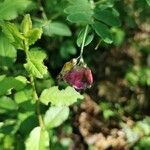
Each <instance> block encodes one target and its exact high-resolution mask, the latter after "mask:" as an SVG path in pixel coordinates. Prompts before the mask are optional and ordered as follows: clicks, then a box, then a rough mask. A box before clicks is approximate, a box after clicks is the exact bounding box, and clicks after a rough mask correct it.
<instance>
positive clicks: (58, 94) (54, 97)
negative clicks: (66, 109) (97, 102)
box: [40, 86, 83, 106]
mask: <svg viewBox="0 0 150 150" xmlns="http://www.w3.org/2000/svg"><path fill="white" fill-rule="evenodd" d="M40 99H41V102H42V103H44V104H45V105H48V103H49V102H51V104H52V105H56V106H70V105H72V104H73V103H75V102H77V99H83V96H82V95H80V94H79V93H78V92H77V91H76V90H75V89H74V88H72V87H69V86H68V87H67V88H66V89H65V90H59V89H58V87H57V86H54V87H52V88H49V89H45V90H44V91H43V92H42V94H41V96H40Z"/></svg>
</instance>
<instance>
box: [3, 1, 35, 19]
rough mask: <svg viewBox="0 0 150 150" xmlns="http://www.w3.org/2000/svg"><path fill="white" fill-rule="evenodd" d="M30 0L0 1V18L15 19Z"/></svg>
mask: <svg viewBox="0 0 150 150" xmlns="http://www.w3.org/2000/svg"><path fill="white" fill-rule="evenodd" d="M31 3H32V2H31V1H30V0H13V2H12V1H11V0H4V1H3V2H0V20H11V19H15V18H16V17H17V16H18V14H22V13H23V12H24V11H25V10H26V9H27V8H28V7H29V6H30V5H31Z"/></svg>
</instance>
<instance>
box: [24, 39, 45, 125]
mask: <svg viewBox="0 0 150 150" xmlns="http://www.w3.org/2000/svg"><path fill="white" fill-rule="evenodd" d="M24 50H25V54H26V57H27V61H28V59H30V58H29V54H28V51H29V46H28V42H27V41H26V40H24ZM30 82H31V85H32V88H33V99H34V100H36V113H37V116H38V120H39V125H40V127H41V128H44V122H43V119H42V115H41V112H40V99H39V98H38V95H37V92H36V88H35V83H34V77H33V76H30Z"/></svg>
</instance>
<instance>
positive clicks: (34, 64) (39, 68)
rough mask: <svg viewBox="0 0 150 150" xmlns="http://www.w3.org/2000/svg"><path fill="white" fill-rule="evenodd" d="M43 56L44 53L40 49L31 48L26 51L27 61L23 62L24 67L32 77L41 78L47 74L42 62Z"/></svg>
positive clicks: (44, 55) (44, 56)
mask: <svg viewBox="0 0 150 150" xmlns="http://www.w3.org/2000/svg"><path fill="white" fill-rule="evenodd" d="M37 56H38V57H37ZM45 58H46V54H45V53H44V52H43V51H41V50H40V49H37V48H34V49H31V50H30V51H29V52H28V57H27V63H26V64H24V67H25V68H26V70H27V71H28V72H29V74H31V75H33V76H34V77H37V78H43V76H44V75H45V74H47V67H46V66H45V65H44V63H43V60H44V59H45Z"/></svg>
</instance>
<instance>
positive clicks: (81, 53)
mask: <svg viewBox="0 0 150 150" xmlns="http://www.w3.org/2000/svg"><path fill="white" fill-rule="evenodd" d="M87 32H88V25H86V27H85V31H84V35H83V41H82V45H81V50H80V56H79V57H80V58H81V59H83V56H82V55H83V49H84V45H85V40H86V36H87Z"/></svg>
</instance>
